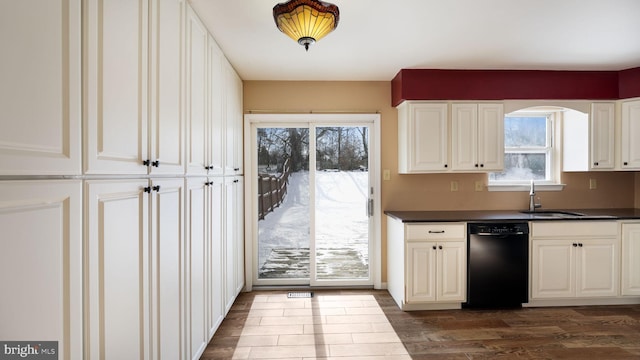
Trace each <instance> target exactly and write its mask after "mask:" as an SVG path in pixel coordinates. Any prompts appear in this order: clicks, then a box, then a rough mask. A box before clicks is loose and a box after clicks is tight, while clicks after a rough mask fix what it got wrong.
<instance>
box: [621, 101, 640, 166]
mask: <svg viewBox="0 0 640 360" xmlns="http://www.w3.org/2000/svg"><path fill="white" fill-rule="evenodd" d="M621 136H622V141H621V143H622V144H621V146H622V149H621V153H622V164H621V165H622V170H637V169H640V142H639V141H638V139H639V138H640V100H637V101H625V102H623V103H622V132H621Z"/></svg>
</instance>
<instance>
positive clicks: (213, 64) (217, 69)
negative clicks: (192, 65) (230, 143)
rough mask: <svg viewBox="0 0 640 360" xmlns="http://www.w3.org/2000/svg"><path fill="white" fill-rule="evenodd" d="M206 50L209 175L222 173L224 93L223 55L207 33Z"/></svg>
mask: <svg viewBox="0 0 640 360" xmlns="http://www.w3.org/2000/svg"><path fill="white" fill-rule="evenodd" d="M207 45H208V52H207V59H208V62H207V66H208V77H207V79H208V81H209V85H208V87H207V89H208V90H209V94H208V107H209V111H208V114H209V129H210V131H209V136H210V137H209V142H208V143H209V148H208V151H207V154H208V156H209V161H208V164H209V168H208V169H207V170H208V174H209V175H223V173H224V160H225V159H224V154H225V153H224V149H225V133H224V114H225V104H224V94H225V92H226V91H225V86H226V85H225V84H226V81H225V75H224V71H225V65H224V64H225V57H224V54H223V53H222V50H220V47H218V44H217V43H216V41H215V40H214V39H213V37H212V36H211V35H209V42H208V44H207Z"/></svg>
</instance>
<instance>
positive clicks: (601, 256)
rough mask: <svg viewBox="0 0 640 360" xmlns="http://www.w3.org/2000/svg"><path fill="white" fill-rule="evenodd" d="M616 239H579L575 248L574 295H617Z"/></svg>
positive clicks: (617, 263) (617, 256)
mask: <svg viewBox="0 0 640 360" xmlns="http://www.w3.org/2000/svg"><path fill="white" fill-rule="evenodd" d="M618 246H619V245H618V240H617V239H609V240H607V239H594V240H580V241H579V242H578V247H577V248H575V249H576V254H577V262H576V281H577V286H576V296H578V297H599V296H617V295H618V289H619V281H620V274H619V269H620V261H619V260H618V259H619V255H618V252H619V250H620V249H619V247H618Z"/></svg>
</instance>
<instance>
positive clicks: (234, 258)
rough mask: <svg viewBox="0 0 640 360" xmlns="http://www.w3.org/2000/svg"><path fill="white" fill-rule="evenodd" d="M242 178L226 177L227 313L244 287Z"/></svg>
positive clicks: (225, 251) (225, 256)
mask: <svg viewBox="0 0 640 360" xmlns="http://www.w3.org/2000/svg"><path fill="white" fill-rule="evenodd" d="M241 180H242V178H241V177H238V176H234V177H225V179H224V187H225V195H224V197H225V199H224V203H225V227H224V228H225V239H224V258H225V277H226V278H225V312H228V311H229V309H230V308H231V305H233V302H234V301H235V299H236V296H237V295H238V293H239V292H240V290H242V287H243V286H244V265H243V264H244V237H243V236H242V233H241V232H240V231H239V227H238V224H239V221H240V219H239V218H238V216H239V215H240V214H239V209H238V204H237V202H238V198H239V197H240V196H241V194H240V192H241V191H242V186H241V184H242V183H241Z"/></svg>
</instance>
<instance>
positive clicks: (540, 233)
mask: <svg viewBox="0 0 640 360" xmlns="http://www.w3.org/2000/svg"><path fill="white" fill-rule="evenodd" d="M617 227H618V224H617V222H615V221H606V222H605V221H591V222H589V221H574V222H563V221H553V222H540V223H537V222H534V223H533V224H532V233H531V239H532V242H531V243H532V252H531V298H532V299H534V300H535V299H553V298H589V297H614V296H617V295H619V288H620V287H619V280H620V272H619V266H620V254H619V251H620V240H619V238H618V230H617Z"/></svg>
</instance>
